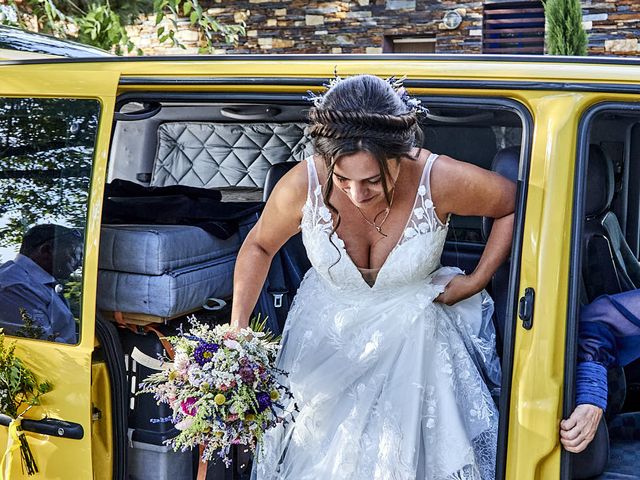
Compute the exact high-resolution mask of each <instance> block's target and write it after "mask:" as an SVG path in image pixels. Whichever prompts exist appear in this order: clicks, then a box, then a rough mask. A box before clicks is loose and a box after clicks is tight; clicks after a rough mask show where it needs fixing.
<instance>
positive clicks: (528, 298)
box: [518, 287, 536, 330]
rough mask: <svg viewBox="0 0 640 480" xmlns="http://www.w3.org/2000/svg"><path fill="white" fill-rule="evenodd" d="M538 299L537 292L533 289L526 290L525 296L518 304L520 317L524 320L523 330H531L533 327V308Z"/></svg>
mask: <svg viewBox="0 0 640 480" xmlns="http://www.w3.org/2000/svg"><path fill="white" fill-rule="evenodd" d="M535 299H536V292H535V290H534V289H533V288H530V287H529V288H525V290H524V295H523V296H522V297H520V302H519V303H518V317H520V320H522V328H524V329H525V330H531V327H533V306H534V302H535Z"/></svg>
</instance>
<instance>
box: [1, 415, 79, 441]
mask: <svg viewBox="0 0 640 480" xmlns="http://www.w3.org/2000/svg"><path fill="white" fill-rule="evenodd" d="M11 420H12V418H11V417H10V416H9V415H3V414H0V425H4V426H5V427H8V426H9V424H10V423H11ZM20 426H21V427H22V430H24V431H25V432H33V433H39V434H41V435H51V436H52V437H62V438H70V439H72V440H80V439H81V438H82V437H84V429H83V428H82V425H80V424H79V423H73V422H66V421H64V420H58V419H56V418H48V417H47V418H43V419H42V420H29V419H26V418H25V419H23V420H22V422H21V424H20Z"/></svg>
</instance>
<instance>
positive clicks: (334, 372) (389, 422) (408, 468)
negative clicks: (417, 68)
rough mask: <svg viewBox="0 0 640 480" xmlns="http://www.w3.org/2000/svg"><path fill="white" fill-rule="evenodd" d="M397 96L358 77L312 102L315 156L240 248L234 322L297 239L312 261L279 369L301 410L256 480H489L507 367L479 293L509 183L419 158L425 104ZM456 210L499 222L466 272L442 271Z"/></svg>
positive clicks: (491, 268)
mask: <svg viewBox="0 0 640 480" xmlns="http://www.w3.org/2000/svg"><path fill="white" fill-rule="evenodd" d="M398 87H399V86H398V84H397V83H394V82H389V81H385V80H382V79H380V78H378V77H375V76H371V75H358V76H354V77H350V78H347V79H337V80H336V81H334V82H332V85H331V86H330V88H329V90H328V91H327V93H326V94H325V95H324V96H322V97H318V98H316V100H315V102H314V103H315V106H314V107H313V108H312V109H311V112H310V120H311V126H310V134H311V136H312V137H313V139H314V148H315V155H314V156H313V157H310V158H308V159H307V160H306V161H303V162H301V163H300V164H299V165H297V166H296V167H294V168H293V169H292V170H291V171H290V172H289V173H288V174H287V175H286V176H285V177H284V178H283V179H282V180H281V181H280V182H279V183H278V185H277V186H276V187H275V189H274V191H273V193H272V195H271V197H270V199H269V201H268V202H267V204H266V206H265V209H264V213H263V215H262V217H261V219H260V221H259V222H258V224H257V225H256V226H255V228H254V229H253V230H252V232H251V233H250V235H249V236H248V238H247V239H246V241H245V243H244V245H243V246H242V249H241V250H240V254H239V256H238V259H237V264H236V270H235V281H234V282H235V284H234V297H233V298H234V302H233V313H232V325H235V326H237V327H244V326H246V325H247V324H248V321H249V317H250V315H251V312H252V310H253V308H254V305H255V303H256V301H257V298H258V295H259V292H260V289H261V286H262V284H263V282H264V279H265V277H266V275H267V272H268V269H269V265H270V261H271V259H272V257H273V255H274V254H275V252H276V251H277V250H278V249H279V248H280V247H281V246H282V245H283V244H284V243H285V241H286V240H287V239H288V238H289V237H291V236H292V235H294V234H295V233H297V232H298V231H299V230H301V231H302V237H303V241H304V245H305V248H306V250H307V254H308V257H309V260H310V261H311V264H312V268H311V269H310V270H309V272H308V273H307V274H306V276H305V278H304V280H303V282H302V284H301V285H300V288H299V290H298V294H297V296H296V298H295V300H294V302H293V305H292V307H291V310H290V312H289V316H288V318H287V322H286V326H285V329H284V332H283V338H282V351H281V353H280V356H279V359H278V365H279V367H280V368H281V369H282V370H284V371H286V372H289V377H288V382H289V385H290V388H291V390H292V392H293V394H294V397H295V401H296V403H297V407H298V409H299V412H298V413H296V415H295V421H294V422H289V423H287V424H286V425H281V426H279V427H277V428H275V429H272V430H270V431H268V432H267V434H266V435H265V438H264V442H263V444H262V448H261V449H260V451H259V453H258V455H257V457H256V465H254V472H253V474H254V477H255V478H257V479H259V480H265V479H269V480H270V479H287V480H304V479H309V480H328V479H332V480H336V479H349V480H370V479H399V480H400V479H402V480H414V479H428V480H435V479H443V480H444V479H482V480H489V479H493V477H494V470H495V455H496V452H495V451H496V437H497V425H498V413H497V410H496V408H495V404H494V402H493V400H492V397H491V393H492V391H491V388H493V387H495V386H496V385H499V382H500V367H499V363H498V360H497V357H496V355H495V343H494V339H495V335H492V330H491V329H492V328H493V327H492V324H491V320H490V316H491V313H492V301H491V299H490V298H489V297H488V295H487V294H486V292H485V291H484V290H483V289H484V287H485V285H486V284H487V283H488V282H489V280H490V279H491V277H492V275H493V273H494V272H495V271H496V269H497V268H498V266H499V265H500V264H501V263H502V262H503V261H504V260H505V259H506V257H507V255H508V252H509V249H510V246H511V235H512V228H513V210H514V202H515V185H514V184H513V183H512V182H510V181H508V180H506V179H504V178H503V177H501V176H499V175H497V174H494V173H492V172H488V171H486V170H483V169H481V168H478V167H475V166H473V165H471V164H468V163H463V162H459V161H456V160H454V159H452V158H450V157H447V156H445V155H437V154H436V153H433V152H428V151H426V150H424V149H421V148H419V147H418V146H417V145H419V144H420V139H421V138H420V137H421V131H420V128H419V125H418V123H417V113H418V112H417V109H418V108H419V102H417V101H416V100H415V99H412V98H410V97H408V95H407V94H406V92H404V90H403V89H401V88H398ZM460 141H464V139H460ZM451 213H455V214H459V215H483V216H489V217H494V218H495V219H496V220H495V222H494V224H493V229H492V231H491V236H490V237H489V239H488V241H487V245H486V248H485V250H484V253H483V255H482V258H481V259H480V262H479V264H478V266H477V268H476V269H475V271H473V272H472V273H470V274H467V275H464V274H463V272H461V271H460V270H458V269H453V268H439V262H440V256H441V254H442V249H443V246H444V242H445V237H446V233H447V227H448V221H449V215H450V214H451Z"/></svg>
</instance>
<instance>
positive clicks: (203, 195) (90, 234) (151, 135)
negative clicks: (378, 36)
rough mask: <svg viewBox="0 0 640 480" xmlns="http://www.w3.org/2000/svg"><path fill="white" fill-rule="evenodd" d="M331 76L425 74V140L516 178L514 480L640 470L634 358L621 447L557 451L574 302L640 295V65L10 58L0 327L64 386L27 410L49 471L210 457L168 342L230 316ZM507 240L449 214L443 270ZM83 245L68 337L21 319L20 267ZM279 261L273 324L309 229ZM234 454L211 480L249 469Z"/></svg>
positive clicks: (508, 297)
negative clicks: (189, 433) (263, 213)
mask: <svg viewBox="0 0 640 480" xmlns="http://www.w3.org/2000/svg"><path fill="white" fill-rule="evenodd" d="M334 71H336V72H337V73H338V74H339V75H341V76H348V75H354V74H358V73H371V74H376V75H380V76H382V77H389V76H404V75H406V81H405V86H406V87H407V88H408V89H409V90H410V92H411V93H412V94H413V95H416V96H418V97H419V98H420V99H421V100H422V102H423V103H424V104H425V105H427V106H428V107H429V110H430V113H429V114H428V115H427V117H426V118H425V119H424V122H423V125H422V126H423V130H424V133H425V135H424V142H425V146H426V147H427V148H429V149H430V150H432V151H434V152H437V153H446V154H448V155H450V156H452V157H454V158H457V159H460V160H464V161H467V162H471V163H474V164H477V165H480V166H482V167H483V168H487V169H495V170H497V171H498V172H499V173H501V174H503V175H506V176H508V177H511V178H513V179H514V180H516V181H517V184H518V196H517V218H516V227H515V228H516V231H515V235H514V243H513V250H512V255H511V259H510V262H509V263H508V264H506V265H504V266H503V267H501V269H500V270H499V271H498V272H497V274H496V276H495V278H494V279H493V281H492V284H491V286H490V288H491V293H492V295H493V297H494V299H495V301H496V314H495V323H496V328H497V331H498V337H499V338H498V344H499V346H500V351H499V353H500V355H501V357H502V365H503V383H502V388H501V393H500V395H499V398H497V402H498V404H499V410H500V436H499V446H498V465H497V471H498V475H497V478H499V479H503V478H504V479H509V480H514V479H517V480H529V479H531V480H533V479H540V480H553V479H563V480H564V479H567V480H568V479H570V478H586V477H587V476H597V475H602V476H600V477H597V478H638V477H633V475H637V472H636V469H635V465H634V461H635V460H634V458H635V457H637V455H638V452H639V451H640V450H638V449H639V448H640V441H638V440H634V438H635V439H637V438H640V424H633V420H634V419H635V418H640V417H637V416H638V415H640V413H638V412H640V375H639V374H640V369H639V368H638V366H637V365H633V364H632V365H631V366H630V367H628V368H627V369H626V371H625V372H624V375H622V376H620V375H618V377H617V379H618V382H617V386H612V387H611V393H612V395H615V396H616V397H617V401H611V402H610V405H611V406H612V409H611V411H610V412H608V415H607V417H608V421H609V422H610V429H609V430H610V432H609V433H610V435H609V438H606V437H599V438H598V439H597V441H596V442H594V446H593V448H592V450H591V452H589V453H588V455H581V456H573V455H570V454H568V453H567V452H565V451H563V450H562V449H561V447H560V444H559V440H558V428H559V427H558V424H559V421H560V419H561V418H563V417H566V416H567V415H568V413H569V412H570V411H571V410H572V407H573V402H574V398H573V397H574V386H573V379H574V371H575V356H576V344H577V315H578V309H579V306H580V305H581V304H584V303H587V302H589V301H590V300H591V299H593V298H594V297H595V296H597V295H598V294H599V293H603V292H608V293H610V292H613V291H616V290H625V289H627V290H628V289H631V288H638V287H640V284H638V283H636V281H640V280H637V279H636V275H635V274H636V272H637V271H640V267H639V266H638V260H637V258H638V254H639V251H640V182H639V181H638V178H640V177H639V173H640V87H639V85H640V63H638V62H637V61H635V60H632V59H607V58H579V59H578V58H572V59H559V58H552V57H495V56H422V55H396V56H385V55H379V56H358V55H354V56H277V55H276V56H222V57H215V58H214V57H203V56H201V57H193V58H190V57H180V58H131V59H120V58H101V59H97V58H96V59H74V60H69V59H55V60H26V61H5V62H2V63H1V64H0V191H1V192H2V196H1V197H0V262H1V263H2V265H0V307H2V309H3V310H0V326H2V327H3V328H4V330H5V333H6V334H7V336H8V338H10V339H12V340H15V341H16V342H17V344H18V350H17V351H18V354H19V356H20V357H21V358H23V359H24V360H25V361H26V363H27V364H28V365H29V366H30V367H31V368H32V369H33V370H34V371H35V372H36V374H37V375H38V376H39V377H40V378H43V379H47V380H49V381H51V382H52V383H53V385H54V388H53V390H52V391H51V392H50V393H47V394H46V395H45V396H44V397H43V404H42V405H41V406H40V407H37V408H33V409H31V410H29V412H28V413H27V414H26V419H25V420H24V421H23V428H24V430H25V432H26V433H27V437H28V441H29V444H30V445H31V449H32V451H33V454H34V457H35V460H36V462H37V465H38V467H39V469H40V474H39V475H40V477H42V478H47V479H90V478H101V479H102V478H104V479H107V478H114V479H125V478H154V479H165V478H166V479H168V478H171V479H172V480H177V479H187V478H189V479H191V478H195V474H196V472H195V470H196V468H195V466H194V458H195V455H196V454H197V453H196V452H171V451H170V450H169V449H168V448H167V447H166V446H165V445H164V444H163V440H166V439H167V438H171V435H172V427H171V424H170V421H169V419H167V418H166V416H167V412H166V410H162V408H161V407H157V406H156V405H155V403H154V402H153V399H151V398H148V397H145V396H144V395H141V396H136V395H135V391H136V389H137V385H138V383H139V382H140V381H141V380H142V379H143V377H144V376H145V375H146V374H148V373H149V372H152V371H153V369H154V361H157V357H158V355H162V354H163V352H164V350H163V347H162V343H161V341H160V340H159V337H162V336H163V335H168V334H171V333H172V332H175V331H176V329H177V328H179V326H180V325H184V324H185V323H184V322H185V321H186V320H185V319H186V317H187V316H189V315H191V314H193V315H195V316H196V317H198V318H200V319H201V320H202V321H210V322H222V321H225V319H226V317H225V315H227V314H228V305H227V307H225V306H224V303H225V302H227V304H228V302H229V300H230V298H229V297H230V294H231V290H230V285H231V275H232V268H233V262H234V258H235V253H236V252H237V249H238V246H239V244H240V242H241V240H242V237H243V235H244V234H245V233H246V230H247V228H249V227H250V226H251V223H252V221H254V220H255V217H256V215H259V210H260V206H261V205H262V202H263V200H264V197H266V196H268V194H269V191H270V188H271V187H272V185H273V183H274V182H275V181H277V178H278V175H280V174H281V173H282V171H283V170H285V169H286V167H288V166H290V165H291V164H292V162H296V161H298V160H300V159H301V158H304V156H305V155H307V154H308V153H309V152H310V151H311V150H310V148H311V147H310V143H309V140H308V137H307V135H306V133H305V118H306V112H307V110H308V108H309V103H308V101H307V100H306V97H307V96H308V92H309V91H321V90H322V89H323V85H324V84H325V83H326V82H327V81H328V79H330V78H331V77H333V75H334ZM282 164H286V165H284V166H283V165H282ZM273 165H276V166H275V167H273ZM587 173H588V175H587ZM614 220H615V222H614ZM612 223H617V225H618V227H617V229H613V230H612V229H611V228H610V225H611V224H612ZM37 224H45V225H47V227H43V228H41V229H39V230H33V229H32V227H33V226H34V225H37ZM488 228H490V225H489V224H488V223H487V222H484V221H483V219H482V218H464V217H457V218H454V219H453V220H452V223H451V228H450V231H449V237H448V241H447V245H446V249H445V253H444V255H443V259H442V262H443V263H444V264H447V265H456V266H459V267H461V268H462V269H463V270H467V271H469V270H471V269H473V268H474V265H475V262H477V261H478V258H479V257H480V254H481V252H482V250H483V247H484V243H485V239H486V235H487V229H488ZM56 235H59V236H61V237H65V238H67V240H65V241H64V242H63V241H62V240H59V238H58V237H57V236H56ZM54 237H55V238H56V239H57V240H56V242H57V243H56V242H53V243H51V241H52V238H54ZM72 238H76V239H80V240H77V241H76V243H78V242H80V243H79V244H82V243H81V242H84V243H83V246H84V247H83V248H84V249H83V252H82V253H83V255H82V256H80V255H79V251H77V249H75V250H74V249H68V251H69V258H72V257H73V260H74V262H75V263H73V267H71V268H75V270H73V271H72V272H67V275H66V279H67V281H66V282H60V283H56V284H55V285H53V284H48V285H47V286H48V287H49V288H54V290H55V292H56V293H57V294H58V295H59V298H57V299H56V300H55V302H57V303H56V304H55V305H49V306H48V307H47V308H53V307H56V308H58V309H59V310H64V311H65V312H67V318H66V319H67V320H68V322H67V324H66V325H63V326H53V327H51V328H41V327H39V325H38V321H39V320H38V318H39V317H38V318H36V314H33V315H32V317H33V318H29V316H27V318H25V317H24V316H22V318H21V321H22V322H23V324H22V325H20V324H19V323H16V320H15V319H11V318H9V316H10V315H9V313H8V312H9V311H10V310H11V309H12V308H13V307H10V306H6V307H5V306H4V305H5V304H6V305H9V303H8V302H4V303H3V301H2V298H1V297H2V295H4V293H3V292H4V290H3V289H5V287H6V282H5V283H3V276H2V272H3V271H4V270H3V268H5V265H10V266H11V265H14V264H15V263H16V262H18V260H16V258H18V257H16V254H18V253H19V252H20V251H22V253H21V254H20V256H21V257H20V258H23V257H25V256H28V255H29V252H30V251H33V250H34V249H35V250H38V251H39V252H40V253H42V252H43V248H42V247H43V245H53V246H52V247H51V248H54V249H58V250H60V249H64V248H67V247H66V246H68V245H73V243H72V242H70V239H72ZM58 240H59V241H58ZM27 244H29V245H27ZM21 249H22V250H21ZM49 250H51V249H49ZM281 257H282V258H279V259H278V260H279V261H280V263H279V267H278V268H279V270H280V271H279V272H275V274H273V275H271V274H270V285H269V286H268V287H267V289H266V290H265V291H264V292H263V293H264V295H263V296H262V298H261V302H262V306H263V307H264V308H272V309H274V312H275V314H274V315H273V316H272V317H273V321H274V322H275V323H274V325H273V327H274V328H278V327H279V326H281V325H280V324H279V323H277V320H280V321H281V320H282V318H283V313H286V307H287V304H288V300H290V297H291V295H292V294H293V292H294V291H295V287H296V282H299V277H300V274H301V273H303V272H304V268H305V266H304V265H305V259H304V255H303V254H301V252H300V250H299V244H296V240H295V238H294V239H293V240H292V243H291V244H288V245H287V246H286V247H285V248H284V251H283V252H281ZM18 263H19V262H18ZM7 268H8V267H7ZM604 272H608V273H607V275H605V273H604ZM45 283H46V282H44V281H43V282H42V285H45ZM42 285H40V287H42ZM34 288H35V287H34ZM270 302H271V303H270ZM53 303H54V302H52V304H53ZM258 308H260V307H258ZM65 309H66V310H65ZM34 311H35V310H34ZM40 313H42V312H40ZM43 315H45V316H46V315H47V312H44V313H43ZM25 322H26V325H25ZM26 327H29V328H26ZM35 327H38V328H35ZM65 332H66V333H65ZM625 379H626V382H625V381H624V380H625ZM625 383H626V386H625V385H624V384H625ZM625 394H626V398H625ZM620 418H622V419H623V420H624V421H620ZM9 420H10V419H8V418H5V417H0V423H2V424H4V425H7V424H8V422H9ZM616 422H618V423H616ZM625 422H626V423H625ZM622 424H624V425H625V426H626V427H625V428H626V430H625V429H621V428H618V427H619V426H620V425H622ZM612 425H613V426H615V428H614V427H612ZM620 430H625V431H624V432H622V433H620ZM0 432H1V433H0V445H4V443H5V441H6V436H7V435H6V428H2V429H0ZM605 433H606V430H605ZM607 460H608V461H607ZM234 465H235V466H234V467H233V469H232V471H231V470H229V471H224V468H220V467H219V466H210V467H209V473H208V477H207V478H212V479H213V478H215V479H217V478H220V479H222V478H238V479H240V478H248V477H247V470H246V468H244V469H243V468H242V467H241V465H242V462H236V463H235V464H234ZM625 474H628V475H631V476H629V477H622V476H621V475H625ZM615 475H618V476H617V477H616V476H615ZM20 477H21V470H20V462H19V461H15V462H14V463H13V472H12V476H11V478H20ZM389 478H393V475H392V473H390V475H389Z"/></svg>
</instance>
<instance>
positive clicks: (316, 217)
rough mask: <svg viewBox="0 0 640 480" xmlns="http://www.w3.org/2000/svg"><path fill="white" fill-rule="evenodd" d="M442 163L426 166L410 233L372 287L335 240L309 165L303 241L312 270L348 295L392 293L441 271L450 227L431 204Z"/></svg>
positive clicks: (309, 162) (429, 161) (310, 161)
mask: <svg viewBox="0 0 640 480" xmlns="http://www.w3.org/2000/svg"><path fill="white" fill-rule="evenodd" d="M437 157H438V155H436V154H433V153H432V154H431V155H430V156H429V158H428V159H427V161H426V162H425V166H424V169H423V172H422V177H421V179H420V183H419V186H418V190H417V192H416V198H415V202H414V206H413V209H412V211H411V214H410V216H409V219H408V220H407V224H406V226H405V229H404V232H403V233H402V235H401V236H400V239H399V240H398V243H397V244H396V246H395V247H394V248H393V249H392V250H391V252H390V253H389V255H388V256H387V259H386V260H385V262H384V264H383V265H382V267H381V268H380V269H379V270H378V272H377V277H376V279H375V283H373V285H372V286H370V285H369V283H367V281H366V280H365V279H364V278H363V276H362V273H361V271H360V270H359V269H358V267H357V266H356V265H355V264H354V262H353V261H352V259H351V257H349V254H348V253H347V250H346V248H345V245H344V242H343V241H342V239H341V238H340V237H339V236H338V234H337V233H333V234H332V230H333V219H332V216H331V212H330V211H329V209H328V208H327V206H326V205H325V204H324V201H323V198H322V185H321V184H320V181H319V179H318V174H317V171H316V168H315V163H314V160H313V157H310V158H308V159H307V160H306V162H307V168H308V176H309V189H308V195H307V201H306V203H305V205H304V208H303V216H302V224H301V229H302V238H303V241H304V245H305V248H306V250H307V255H308V257H309V260H310V261H311V265H312V266H313V268H314V269H315V271H316V272H317V273H318V274H319V275H320V277H321V278H323V279H324V281H325V282H326V284H327V285H328V286H331V287H334V288H335V289H336V290H340V291H342V292H345V293H347V294H348V293H352V292H354V291H358V292H359V293H366V292H381V291H390V290H393V289H394V288H399V287H404V286H406V285H410V284H413V283H421V281H424V280H426V279H428V278H429V276H430V275H431V274H432V273H433V272H434V271H435V270H436V269H437V268H438V267H439V265H440V256H441V255H442V249H443V247H444V242H445V238H446V235H447V227H448V222H447V224H443V223H442V222H441V221H440V219H439V218H438V217H437V215H436V212H435V206H434V204H433V201H432V200H431V188H430V176H431V167H432V166H433V163H434V161H435V160H436V158H437ZM370 282H371V280H370Z"/></svg>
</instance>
